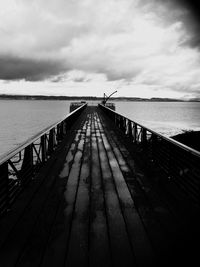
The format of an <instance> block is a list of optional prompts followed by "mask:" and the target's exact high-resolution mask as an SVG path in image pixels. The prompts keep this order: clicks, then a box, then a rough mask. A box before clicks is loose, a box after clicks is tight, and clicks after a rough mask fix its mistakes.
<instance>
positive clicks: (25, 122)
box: [0, 100, 200, 155]
mask: <svg viewBox="0 0 200 267" xmlns="http://www.w3.org/2000/svg"><path fill="white" fill-rule="evenodd" d="M69 105H70V101H47V100H45V101H42V100H41V101H36V100H33V101H31V100H0V125H1V127H0V155H2V154H4V153H6V152H7V151H9V150H11V149H13V148H15V147H17V146H18V145H19V144H21V143H22V142H24V141H26V140H27V139H29V138H30V137H31V136H33V135H35V134H37V133H38V132H40V131H41V130H43V129H44V128H46V127H47V126H50V125H51V124H53V123H55V122H57V121H59V120H61V119H62V118H64V117H65V116H66V115H67V114H68V113H69ZM116 111H117V112H119V113H121V114H123V115H124V116H126V117H128V118H130V119H132V120H134V121H136V122H138V123H140V124H143V125H144V126H147V127H149V128H151V129H153V130H156V131H158V132H160V133H162V134H164V135H167V136H171V135H174V134H177V133H181V132H183V131H184V130H200V103H192V102H190V103H186V102H178V103H177V102H116Z"/></svg>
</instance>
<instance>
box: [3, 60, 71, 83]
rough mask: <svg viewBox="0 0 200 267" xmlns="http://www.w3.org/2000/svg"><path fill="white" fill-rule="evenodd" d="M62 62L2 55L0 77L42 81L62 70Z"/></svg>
mask: <svg viewBox="0 0 200 267" xmlns="http://www.w3.org/2000/svg"><path fill="white" fill-rule="evenodd" d="M63 69H65V67H64V66H63V65H62V64H61V62H57V61H49V60H41V61H40V60H37V59H28V58H19V57H10V56H5V57H0V79H3V80H20V79H24V80H27V81H41V80H45V79H47V78H50V77H51V76H54V75H57V74H58V73H59V72H62V71H63ZM65 71H66V69H65Z"/></svg>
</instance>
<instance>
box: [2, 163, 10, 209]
mask: <svg viewBox="0 0 200 267" xmlns="http://www.w3.org/2000/svg"><path fill="white" fill-rule="evenodd" d="M0 184H1V188H4V198H1V202H0V205H1V209H2V207H3V210H0V214H1V213H2V212H3V211H6V210H8V209H9V205H10V197H9V181H8V162H4V163H3V164H2V165H0Z"/></svg>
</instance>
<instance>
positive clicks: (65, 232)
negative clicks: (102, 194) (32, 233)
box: [42, 129, 85, 266]
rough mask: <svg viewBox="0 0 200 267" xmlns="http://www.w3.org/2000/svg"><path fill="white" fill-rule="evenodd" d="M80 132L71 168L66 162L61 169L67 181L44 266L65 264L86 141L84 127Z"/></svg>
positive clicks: (45, 254) (62, 175)
mask: <svg viewBox="0 0 200 267" xmlns="http://www.w3.org/2000/svg"><path fill="white" fill-rule="evenodd" d="M80 133H81V134H80V139H79V140H78V146H77V150H76V152H75V156H74V158H73V164H72V166H71V169H69V166H68V164H67V162H66V164H65V165H64V168H63V170H62V171H61V177H60V178H61V179H63V177H66V179H67V183H66V186H65V191H64V193H63V199H62V203H61V204H60V207H59V211H58V213H57V216H56V219H55V222H54V226H53V228H52V231H51V236H50V239H49V242H48V244H47V248H46V251H45V253H44V258H43V262H42V266H64V264H65V260H66V252H67V246H68V241H69V235H70V231H71V222H72V216H73V211H74V204H75V199H76V192H77V186H78V181H79V174H80V168H81V161H82V155H83V147H84V141H85V134H84V133H83V129H82V131H81V132H80Z"/></svg>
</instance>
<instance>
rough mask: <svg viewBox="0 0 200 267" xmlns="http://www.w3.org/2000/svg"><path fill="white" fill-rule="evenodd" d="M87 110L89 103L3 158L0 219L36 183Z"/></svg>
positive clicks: (0, 176) (0, 159) (0, 163)
mask: <svg viewBox="0 0 200 267" xmlns="http://www.w3.org/2000/svg"><path fill="white" fill-rule="evenodd" d="M86 106H87V103H86V104H83V105H82V106H81V107H79V108H77V109H76V110H74V111H73V112H71V113H70V114H68V115H67V116H66V117H65V118H64V119H62V120H60V121H58V122H56V123H54V124H52V125H50V126H48V127H47V128H45V129H43V130H42V131H40V132H39V133H37V134H36V135H34V136H32V137H31V138H29V139H28V140H26V141H25V142H24V143H22V144H21V145H19V146H18V147H17V148H15V149H12V150H10V151H9V152H7V153H5V154H4V155H2V156H1V157H0V215H2V214H4V213H5V212H6V211H7V210H9V209H10V207H11V205H12V204H13V202H14V201H15V199H16V198H17V196H18V195H19V193H20V192H21V191H22V190H23V189H24V188H25V187H26V186H27V185H28V184H29V183H30V182H31V180H32V179H34V177H35V176H36V174H37V173H38V172H39V169H40V168H41V166H43V164H44V163H45V162H46V161H47V160H48V159H49V158H50V156H51V155H52V153H53V152H54V151H55V149H56V148H57V147H58V145H59V144H60V142H61V141H62V140H63V139H64V138H65V136H66V134H67V131H68V130H70V128H71V126H72V125H73V123H74V121H75V120H76V119H77V118H78V116H79V115H80V114H81V112H82V111H83V110H84V109H85V107H86Z"/></svg>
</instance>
